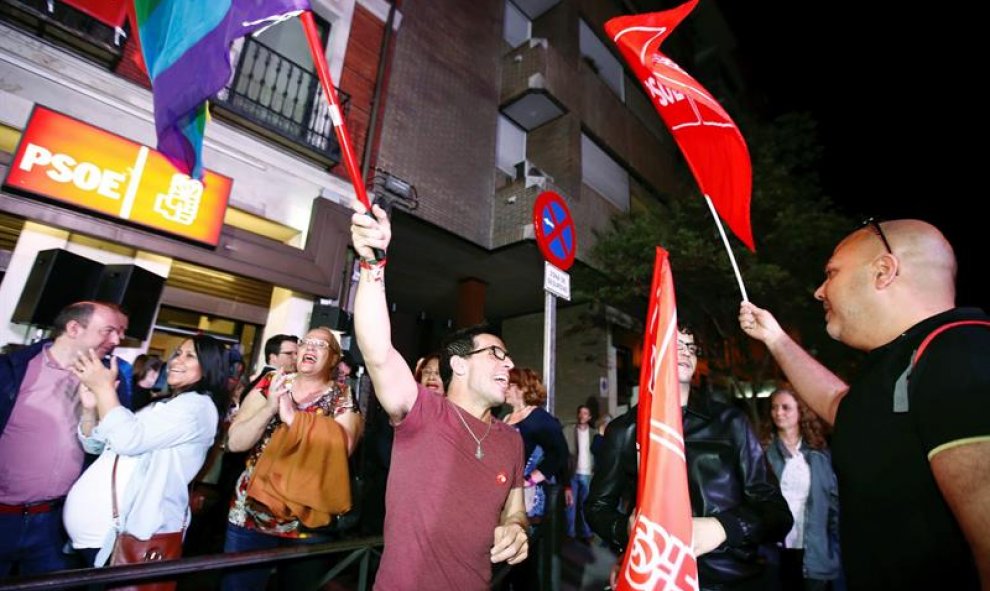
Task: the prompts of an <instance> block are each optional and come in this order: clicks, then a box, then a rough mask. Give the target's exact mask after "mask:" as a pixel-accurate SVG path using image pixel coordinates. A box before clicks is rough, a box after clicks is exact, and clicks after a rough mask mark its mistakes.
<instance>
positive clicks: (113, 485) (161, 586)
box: [107, 456, 186, 591]
mask: <svg viewBox="0 0 990 591" xmlns="http://www.w3.org/2000/svg"><path fill="white" fill-rule="evenodd" d="M119 459H120V456H118V457H116V458H114V460H113V472H112V475H111V478H110V492H111V494H112V495H113V496H112V497H111V498H112V503H113V522H114V525H116V526H117V539H116V541H114V545H113V553H112V554H111V555H110V562H109V564H110V566H117V565H121V564H140V563H142V562H157V561H160V560H175V559H177V558H181V557H182V534H183V532H184V531H185V529H186V524H185V521H183V523H182V529H181V530H179V531H177V532H169V533H160V534H154V535H153V536H151V538H149V539H147V540H142V539H140V538H137V537H135V536H132V535H131V534H129V533H127V532H125V531H123V527H121V525H120V514H119V512H118V510H117V460H119ZM175 586H176V585H175V581H151V582H148V583H141V584H140V585H127V586H124V587H107V589H108V590H112V591H175Z"/></svg>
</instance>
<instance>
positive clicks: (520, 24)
mask: <svg viewBox="0 0 990 591" xmlns="http://www.w3.org/2000/svg"><path fill="white" fill-rule="evenodd" d="M502 24H503V29H502V38H503V39H505V42H506V43H508V44H509V47H512V48H513V49H514V48H516V47H519V46H520V45H522V44H523V43H525V42H526V41H528V40H529V37H530V33H531V28H532V23H530V21H529V18H527V17H526V15H525V14H523V12H522V11H521V10H519V9H518V8H516V5H515V4H513V3H512V2H509V0H506V2H505V18H504V19H503V23H502Z"/></svg>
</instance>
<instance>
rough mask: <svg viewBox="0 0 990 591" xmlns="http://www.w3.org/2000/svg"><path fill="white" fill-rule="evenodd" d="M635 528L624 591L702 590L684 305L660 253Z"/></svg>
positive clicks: (646, 363) (642, 400)
mask: <svg viewBox="0 0 990 591" xmlns="http://www.w3.org/2000/svg"><path fill="white" fill-rule="evenodd" d="M636 440H637V443H638V445H639V456H640V459H639V482H638V484H637V489H636V498H637V499H638V501H637V507H636V511H637V512H636V521H635V523H634V524H633V531H632V533H631V534H630V536H629V544H628V546H627V547H626V551H625V555H624V557H623V562H622V569H621V570H620V571H619V577H618V581H617V583H616V589H617V590H618V591H653V590H663V591H688V590H694V591H697V589H698V563H697V560H696V559H695V557H694V551H693V550H692V548H691V537H692V521H691V497H690V496H689V494H688V482H687V462H686V460H685V456H684V434H683V430H682V427H681V397H680V388H679V384H678V381H677V304H676V302H675V300H674V278H673V276H672V275H671V273H670V261H669V259H668V254H667V251H666V250H664V249H663V248H660V247H657V254H656V263H655V264H654V267H653V285H652V288H651V290H650V307H649V312H648V316H647V328H646V340H645V341H644V343H643V365H642V369H641V371H640V374H639V415H638V418H637V423H636Z"/></svg>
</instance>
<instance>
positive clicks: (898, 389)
mask: <svg viewBox="0 0 990 591" xmlns="http://www.w3.org/2000/svg"><path fill="white" fill-rule="evenodd" d="M973 324H978V325H983V326H988V327H990V320H957V321H956V322H950V323H948V324H943V325H942V326H939V327H938V328H936V329H935V330H933V331H932V332H930V333H928V336H927V337H925V339H924V340H923V341H921V344H920V345H918V348H917V349H915V350H914V352H913V353H912V354H911V362H910V363H908V366H907V367H906V368H904V371H903V372H901V375H900V376H899V377H898V378H897V382H895V383H894V409H893V410H894V412H895V413H905V412H908V410H909V409H910V404H909V402H908V388H909V387H910V380H911V371H912V370H913V369H914V366H915V365H917V364H918V360H919V359H921V354H922V353H924V352H925V349H926V348H927V347H928V344H929V343H931V342H932V339H934V338H935V337H937V336H938V335H940V334H942V333H943V332H945V331H947V330H949V329H950V328H955V327H957V326H965V325H973Z"/></svg>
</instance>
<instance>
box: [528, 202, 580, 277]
mask: <svg viewBox="0 0 990 591" xmlns="http://www.w3.org/2000/svg"><path fill="white" fill-rule="evenodd" d="M533 231H534V233H535V234H536V244H537V246H539V247H540V252H542V253H543V258H544V259H546V261H547V262H548V263H550V264H551V265H553V266H555V267H557V268H558V269H560V270H562V271H566V270H568V269H570V268H571V265H573V264H574V255H575V254H576V253H577V232H576V231H575V229H574V218H573V217H571V212H570V210H568V209H567V203H565V202H564V199H563V198H562V197H561V196H560V195H558V194H557V193H554V192H553V191H544V192H543V193H540V195H539V196H538V197H537V198H536V203H535V204H533Z"/></svg>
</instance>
